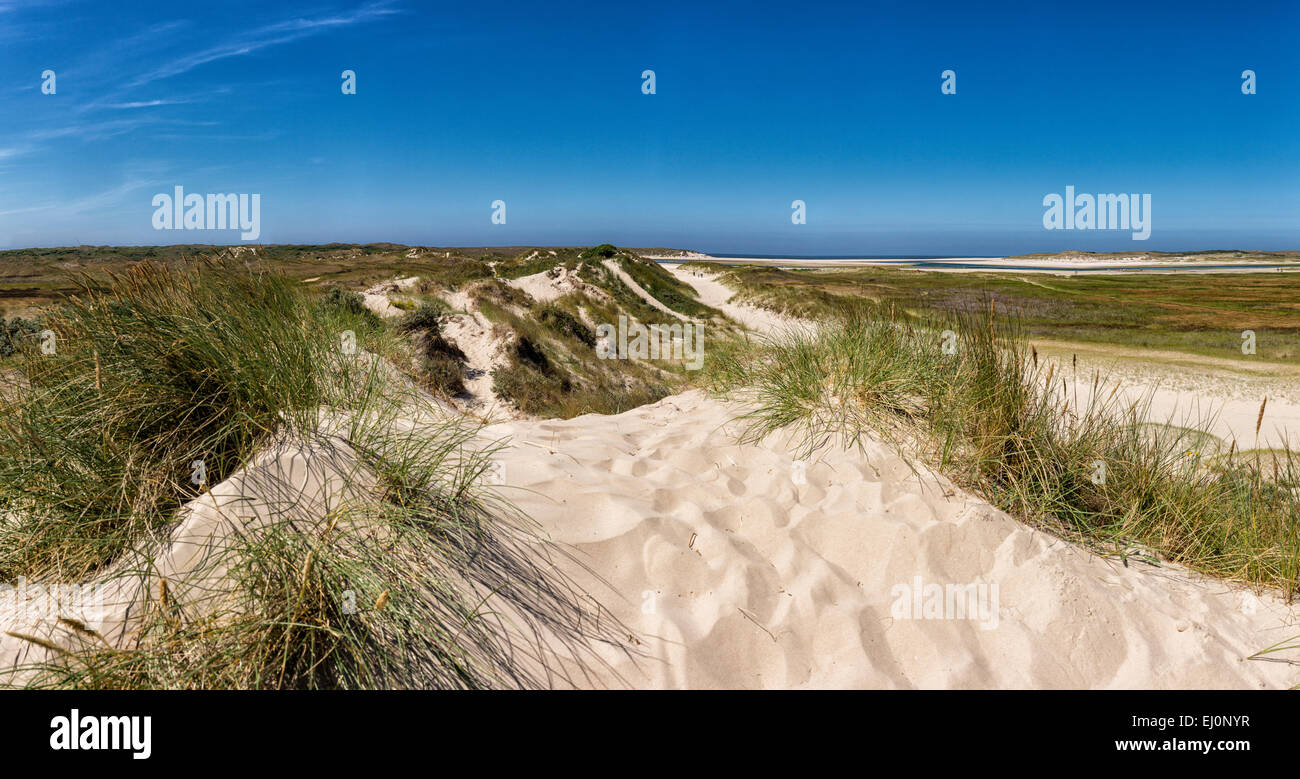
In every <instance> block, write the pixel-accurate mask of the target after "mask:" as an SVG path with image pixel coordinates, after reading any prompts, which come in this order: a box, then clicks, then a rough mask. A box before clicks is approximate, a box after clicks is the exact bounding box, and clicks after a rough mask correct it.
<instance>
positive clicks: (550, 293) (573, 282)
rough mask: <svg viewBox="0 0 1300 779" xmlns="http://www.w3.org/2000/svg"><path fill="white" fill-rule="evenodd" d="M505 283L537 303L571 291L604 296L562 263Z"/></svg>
mask: <svg viewBox="0 0 1300 779" xmlns="http://www.w3.org/2000/svg"><path fill="white" fill-rule="evenodd" d="M506 283H507V284H509V285H510V286H512V287H514V288H516V289H522V290H523V291H524V292H527V293H528V295H529V296H530V297H532V298H533V300H536V301H537V302H539V303H548V302H550V301H552V300H555V299H556V298H559V297H563V296H564V295H567V294H569V293H571V292H586V293H587V294H588V295H593V296H596V297H602V298H603V297H605V295H604V293H603V292H602V291H601V290H600V289H599V288H597V287H593V286H591V285H589V284H587V283H585V282H583V280H582V279H581V278H579V277H578V274H577V273H574V272H573V271H570V270H569V269H568V268H566V267H564V266H563V265H557V266H555V267H554V268H552V269H550V270H545V271H542V272H541V273H534V274H532V275H531V276H521V277H519V278H517V279H510V280H508V281H507V282H506Z"/></svg>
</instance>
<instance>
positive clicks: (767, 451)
mask: <svg viewBox="0 0 1300 779" xmlns="http://www.w3.org/2000/svg"><path fill="white" fill-rule="evenodd" d="M740 410H741V409H740V408H739V407H735V406H729V405H728V404H725V403H723V402H720V401H718V400H714V399H710V398H708V397H706V396H705V395H703V394H701V393H698V392H690V393H686V394H684V395H679V396H675V397H672V398H667V399H665V400H663V401H661V402H659V403H656V404H654V405H651V406H645V407H642V408H638V409H635V410H633V411H630V412H627V413H625V414H621V415H619V416H616V417H602V416H596V415H588V416H583V417H579V418H577V419H573V420H568V421H531V422H525V421H521V422H512V423H507V424H501V425H495V426H492V427H489V428H486V429H485V431H484V433H485V435H487V436H489V437H493V438H495V437H499V436H503V435H506V436H510V437H511V438H512V439H513V442H514V443H513V445H512V446H511V447H510V448H508V449H507V450H506V451H504V452H503V453H502V454H501V455H499V457H498V459H499V460H500V462H501V463H502V465H503V468H502V473H503V474H504V476H505V482H506V484H507V485H509V486H510V487H511V488H514V489H510V490H508V491H507V492H506V493H505V494H506V495H507V496H508V497H510V498H511V499H513V500H514V501H516V502H517V503H518V504H519V506H520V507H521V508H523V509H524V510H525V511H526V512H527V513H528V514H530V515H531V516H533V517H534V518H535V519H537V520H538V521H540V522H541V523H542V525H543V527H545V528H546V529H547V530H548V531H549V532H550V533H551V534H552V536H553V537H554V538H555V540H557V541H560V542H563V543H566V544H569V545H572V546H573V548H574V549H575V550H576V551H577V552H578V559H579V560H582V561H585V562H587V564H588V565H589V566H590V567H591V570H592V572H593V573H585V572H584V571H582V570H581V569H579V568H576V567H575V569H574V570H573V571H572V572H571V573H572V575H573V576H574V577H575V578H577V579H578V580H579V581H583V582H584V583H585V584H586V585H587V586H588V588H589V589H590V591H591V592H593V593H595V594H597V595H598V596H599V595H600V594H601V593H602V592H606V591H605V590H604V587H603V585H602V584H601V583H600V582H599V581H597V578H596V577H597V576H599V577H602V578H604V579H605V580H606V581H607V582H608V583H609V585H610V586H612V588H613V591H614V593H612V594H611V595H607V596H604V597H601V598H600V599H601V600H602V602H603V603H604V604H605V605H606V606H607V607H609V608H610V610H611V611H612V612H613V613H614V615H615V616H617V617H618V618H619V619H620V620H622V621H623V622H624V623H625V624H626V625H627V626H628V627H630V628H631V629H633V630H634V631H636V632H637V633H638V635H639V637H640V640H641V642H642V645H641V647H640V648H641V649H642V650H643V651H644V652H645V653H646V654H647V655H648V658H647V659H642V660H641V661H640V662H635V663H634V662H632V661H631V660H629V659H627V658H623V657H621V656H618V655H616V654H614V653H610V654H609V655H608V657H607V659H608V660H609V661H610V662H611V663H612V665H613V667H614V668H615V669H616V670H617V672H618V675H619V676H621V681H623V682H626V683H627V684H630V685H632V686H635V687H731V688H789V687H886V688H895V687H927V688H954V687H956V688H1008V687H1013V688H1039V687H1053V688H1060V687H1068V688H1182V687H1211V688H1237V687H1286V686H1290V685H1293V684H1296V683H1297V682H1300V666H1291V665H1287V664H1284V663H1279V662H1268V661H1264V660H1247V659H1246V658H1247V657H1248V656H1249V655H1251V654H1253V653H1255V652H1257V651H1259V650H1261V649H1263V648H1265V647H1266V646H1269V645H1271V644H1273V643H1275V642H1277V641H1280V640H1282V639H1285V638H1287V637H1289V636H1292V635H1295V634H1296V633H1300V621H1298V620H1297V616H1298V615H1300V612H1298V611H1297V610H1296V609H1295V608H1293V607H1288V606H1287V605H1285V604H1284V603H1282V602H1281V601H1280V600H1279V599H1278V598H1276V597H1274V596H1271V595H1260V596H1258V597H1256V596H1255V595H1253V594H1251V593H1249V591H1247V590H1244V589H1242V588H1240V587H1236V586H1232V585H1229V584H1226V583H1224V582H1221V581H1215V580H1210V579H1206V578H1204V577H1200V576H1197V575H1195V574H1192V573H1189V572H1187V571H1185V570H1183V569H1180V568H1178V567H1176V566H1161V567H1154V566H1151V565H1148V564H1145V563H1140V562H1136V561H1132V560H1130V562H1129V564H1128V566H1125V565H1124V564H1123V563H1122V562H1120V561H1119V560H1115V559H1104V558H1101V557H1098V556H1096V555H1094V554H1091V553H1089V552H1087V551H1085V550H1083V549H1080V548H1078V547H1076V546H1074V545H1072V544H1069V543H1066V542H1064V541H1061V540H1060V539H1057V538H1055V537H1053V536H1051V535H1049V534H1047V533H1043V532H1039V531H1036V530H1033V529H1031V528H1029V527H1027V526H1025V525H1023V524H1021V523H1020V522H1017V521H1016V520H1014V519H1012V518H1011V517H1009V516H1007V515H1006V514H1005V513H1003V512H1001V511H998V510H997V509H994V508H993V507H991V506H989V505H988V504H987V503H985V502H984V501H982V500H980V499H978V498H975V497H973V496H970V495H968V494H966V493H964V492H963V491H961V490H959V489H956V488H954V487H953V486H952V485H951V484H949V483H948V482H947V481H946V480H945V479H943V478H942V477H937V476H933V475H929V474H926V475H917V474H915V473H913V472H912V470H911V469H910V468H909V467H908V465H907V464H906V463H905V462H904V461H903V460H902V459H900V458H899V457H898V456H897V455H896V454H895V453H893V452H892V451H890V450H889V449H888V448H886V447H885V446H883V445H881V444H879V443H870V444H868V445H867V446H866V449H865V451H864V452H861V453H859V452H857V451H839V450H836V451H829V452H826V453H825V454H824V456H823V457H822V458H821V459H819V460H817V461H816V462H810V463H807V464H805V465H798V464H796V463H797V461H796V460H795V458H794V457H793V455H792V453H791V450H790V449H789V448H788V447H787V446H785V445H784V443H783V442H782V441H780V440H779V439H777V440H769V441H765V442H764V443H762V444H760V445H746V446H738V445H737V444H736V443H735V435H734V433H735V432H736V431H735V429H734V427H732V426H730V425H729V423H728V420H731V419H732V418H733V417H734V416H735V414H736V413H737V412H738V411H740ZM918 577H919V579H918ZM918 581H919V582H920V585H921V590H920V593H919V594H920V595H921V596H922V602H923V605H924V603H926V602H933V598H927V597H925V595H926V593H925V587H927V586H931V585H938V586H939V587H941V588H942V587H947V586H948V585H954V586H960V585H969V584H975V583H983V584H986V585H996V598H994V597H992V593H993V590H992V589H991V588H990V589H986V590H985V593H986V597H985V599H984V600H983V602H982V604H980V605H983V606H984V607H985V608H986V609H987V611H985V612H983V613H982V614H981V613H978V612H970V611H968V612H967V614H966V617H967V618H955V616H956V611H955V610H948V611H947V613H946V614H945V613H944V610H943V609H942V608H941V609H940V610H939V613H938V615H939V616H940V617H947V618H933V619H925V618H916V616H918V615H920V616H924V614H925V609H924V608H922V609H921V610H918V611H917V612H915V613H913V614H911V615H907V614H903V613H902V611H901V607H902V605H903V604H911V603H912V602H913V598H912V596H910V595H908V596H906V597H901V594H902V588H915V586H916V584H917V583H918ZM977 594H978V593H977ZM972 617H973V618H972ZM619 681H620V680H619V679H616V678H614V677H613V676H607V677H605V678H604V682H605V683H608V684H617V683H619Z"/></svg>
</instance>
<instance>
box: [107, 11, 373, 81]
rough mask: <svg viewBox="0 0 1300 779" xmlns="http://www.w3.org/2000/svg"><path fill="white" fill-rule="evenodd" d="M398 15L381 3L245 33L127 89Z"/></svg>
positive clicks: (175, 62)
mask: <svg viewBox="0 0 1300 779" xmlns="http://www.w3.org/2000/svg"><path fill="white" fill-rule="evenodd" d="M396 13H399V11H397V10H396V9H395V8H393V7H392V5H391V4H390V3H388V2H378V3H371V4H369V5H366V6H363V7H361V8H358V9H356V10H353V11H349V12H346V13H342V14H338V15H334V16H322V17H318V18H314V19H306V18H299V19H287V20H284V21H281V22H276V23H274V24H269V25H265V26H262V27H259V28H256V29H254V30H250V31H248V32H245V33H241V34H240V35H238V36H236V37H234V38H232V39H230V40H227V41H225V42H222V43H220V44H218V45H216V46H211V47H209V48H206V49H203V50H202V51H197V52H195V53H193V54H190V55H188V56H185V57H181V58H179V59H176V60H173V61H171V62H169V63H167V64H165V65H163V66H161V67H158V68H155V69H153V70H151V71H148V72H146V73H142V74H140V75H138V76H136V77H135V78H134V79H132V80H131V81H128V82H127V84H126V86H127V87H128V88H135V87H141V86H144V85H145V84H151V83H153V82H155V81H159V80H161V79H165V78H171V77H172V76H178V75H180V74H182V73H187V72H189V71H191V70H193V69H195V68H197V67H199V66H200V65H206V64H208V63H209V62H216V61H218V60H223V59H229V58H230V57H239V56H243V55H246V54H252V53H254V52H257V51H261V50H262V49H266V48H270V47H272V46H279V45H282V44H285V43H291V42H293V41H296V40H300V39H302V38H306V37H309V36H312V35H317V34H319V33H322V32H326V31H329V30H332V29H339V28H344V27H349V26H351V25H354V24H360V23H363V22H369V21H373V20H375V19H381V18H383V17H386V16H391V15H393V14H396Z"/></svg>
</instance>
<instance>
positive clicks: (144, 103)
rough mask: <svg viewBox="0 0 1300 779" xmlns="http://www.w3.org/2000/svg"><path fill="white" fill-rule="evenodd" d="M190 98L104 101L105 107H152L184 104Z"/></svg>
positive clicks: (188, 101) (189, 101)
mask: <svg viewBox="0 0 1300 779" xmlns="http://www.w3.org/2000/svg"><path fill="white" fill-rule="evenodd" d="M191 102H193V101H192V100H133V101H130V102H127V103H106V104H105V105H104V107H105V108H152V107H154V106H159V105H184V104H186V103H191Z"/></svg>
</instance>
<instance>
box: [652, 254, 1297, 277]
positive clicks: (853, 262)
mask: <svg viewBox="0 0 1300 779" xmlns="http://www.w3.org/2000/svg"><path fill="white" fill-rule="evenodd" d="M648 259H652V260H655V261H657V262H659V263H660V264H678V263H682V262H690V261H696V262H713V263H718V264H721V265H767V266H772V267H777V268H782V269H786V270H807V269H814V268H823V269H824V268H850V267H871V266H892V267H901V268H910V269H913V270H930V271H942V272H949V273H977V272H981V271H983V272H993V273H996V272H1011V273H1056V274H1073V273H1268V272H1300V261H1297V262H1268V261H1260V260H1242V261H1241V262H1222V261H1217V262H1201V263H1198V262H1192V261H1184V262H1169V261H1161V260H1156V259H1148V260H1135V261H1130V262H1127V263H1123V264H1111V263H1106V261H1104V260H1097V259H1087V258H1079V259H1058V260H1051V259H1022V258H1008V257H856V258H854V257H840V258H815V257H806V258H800V257H743V256H722V255H711V256H696V257H662V256H649V257H648ZM1102 263H1105V264H1102Z"/></svg>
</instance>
